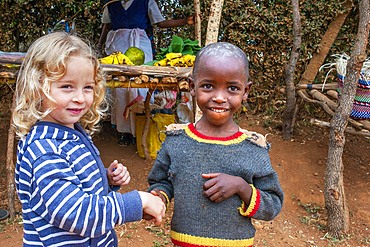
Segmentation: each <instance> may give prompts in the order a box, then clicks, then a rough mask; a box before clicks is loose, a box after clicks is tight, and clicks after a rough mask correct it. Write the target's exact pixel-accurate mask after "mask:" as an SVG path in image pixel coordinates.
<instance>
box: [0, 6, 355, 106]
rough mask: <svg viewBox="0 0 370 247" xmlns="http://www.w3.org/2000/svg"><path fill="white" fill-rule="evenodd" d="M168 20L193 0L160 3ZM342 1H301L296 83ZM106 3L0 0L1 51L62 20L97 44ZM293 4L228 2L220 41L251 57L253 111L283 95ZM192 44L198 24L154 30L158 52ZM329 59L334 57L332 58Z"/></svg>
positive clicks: (351, 33)
mask: <svg viewBox="0 0 370 247" xmlns="http://www.w3.org/2000/svg"><path fill="white" fill-rule="evenodd" d="M211 2H212V1H211V0H204V1H200V3H201V17H202V45H204V40H205V35H206V30H207V21H208V16H209V11H210V4H211ZM157 3H158V5H159V7H160V9H161V11H162V13H163V15H164V16H165V17H166V19H179V18H184V17H187V16H190V15H192V14H193V13H194V7H193V4H194V2H193V1H192V0H182V1H168V0H157ZM343 3H344V1H339V0H334V1H326V0H311V1H308V0H301V1H300V11H301V19H302V20H301V21H302V45H301V50H300V59H299V61H298V64H297V69H296V74H295V80H296V82H297V81H298V80H299V79H300V77H301V76H302V74H303V72H304V70H305V68H306V66H307V64H308V63H309V61H310V59H311V57H312V55H313V54H315V53H316V52H317V51H318V50H319V49H320V47H319V44H320V41H321V39H322V36H323V35H324V33H325V31H326V30H327V28H328V25H329V24H330V23H331V22H332V21H333V20H334V18H335V16H337V15H338V14H339V13H341V12H343V10H344V6H343ZM102 6H103V4H102V1H91V0H80V1H72V0H49V1H35V0H2V1H1V3H0V10H1V13H2V22H1V23H0V50H1V51H26V50H27V48H28V47H29V45H30V44H31V43H32V42H33V41H34V40H35V39H36V38H38V37H40V36H41V35H43V34H46V33H47V32H48V30H50V29H52V28H53V27H54V26H55V24H57V23H58V22H59V21H61V20H66V21H68V22H69V24H70V23H73V21H74V22H75V26H76V33H77V34H78V35H80V36H81V37H83V38H84V39H85V40H88V41H89V42H90V43H91V45H93V46H94V45H95V44H97V42H98V39H99V36H100V31H101V15H102ZM357 11H358V9H357V8H354V12H353V13H351V14H350V15H349V17H348V18H347V20H346V22H345V24H344V26H343V27H342V29H341V31H340V33H339V35H338V38H337V39H336V41H335V44H334V46H333V47H332V48H331V50H330V52H329V54H335V53H342V52H346V53H349V52H350V49H351V47H352V45H353V42H354V40H355V35H356V32H357V26H358V13H357ZM292 26H293V21H292V6H291V2H290V1H283V0H275V1H271V0H253V1H245V0H225V1H224V6H223V10H222V18H221V23H220V29H219V41H228V42H231V43H233V44H236V45H238V46H239V47H241V48H242V49H243V50H244V51H245V52H246V53H247V55H248V57H249V59H250V68H251V70H250V74H251V80H252V81H253V86H252V89H251V92H250V94H249V99H248V102H249V103H250V106H251V108H252V109H254V112H260V113H262V112H266V109H269V108H272V107H273V106H271V104H272V103H273V102H276V101H277V100H284V97H285V95H283V94H277V93H276V88H278V87H281V86H283V85H284V84H285V81H284V70H285V66H286V65H287V63H288V61H289V57H290V52H291V48H292V43H293V37H292ZM173 35H177V36H180V37H183V38H184V39H185V38H189V39H192V40H194V26H189V25H187V26H183V27H178V28H172V29H159V28H154V36H155V42H156V47H157V49H156V50H157V51H160V48H165V47H168V46H169V45H170V43H171V40H172V36H173ZM328 59H330V58H328Z"/></svg>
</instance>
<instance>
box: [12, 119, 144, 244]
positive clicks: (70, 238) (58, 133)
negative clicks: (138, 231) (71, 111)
mask: <svg viewBox="0 0 370 247" xmlns="http://www.w3.org/2000/svg"><path fill="white" fill-rule="evenodd" d="M15 181H16V188H17V192H18V196H19V199H20V201H21V203H22V215H23V226H24V238H23V246H26V247H27V246H48V247H50V246H63V247H64V246H76V247H77V246H79V247H83V246H109V247H110V246H117V245H118V243H117V238H116V234H115V232H114V230H113V228H114V226H115V225H116V224H123V223H125V222H129V221H136V220H140V219H141V218H142V204H141V199H140V196H139V194H138V192H137V191H132V192H129V193H126V194H120V193H116V192H112V191H109V187H108V180H107V175H106V169H105V167H104V165H103V163H102V161H101V159H100V156H99V151H98V150H97V148H96V147H95V146H94V145H93V143H92V140H91V138H90V136H88V135H87V134H86V132H85V131H84V130H83V129H82V128H81V127H80V126H79V125H75V129H70V128H67V127H65V126H61V125H58V124H54V123H48V122H39V123H37V124H36V125H35V126H34V127H33V128H32V129H31V131H30V133H29V134H28V135H27V136H26V137H25V139H23V140H20V141H19V144H18V153H17V164H16V170H15Z"/></svg>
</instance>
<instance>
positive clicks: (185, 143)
mask: <svg viewBox="0 0 370 247" xmlns="http://www.w3.org/2000/svg"><path fill="white" fill-rule="evenodd" d="M168 129H169V130H167V132H166V134H167V137H166V139H165V141H164V142H163V144H162V147H161V149H160V151H159V153H158V155H157V159H156V161H155V163H154V165H153V168H152V170H151V172H150V174H149V176H148V182H149V184H150V187H149V190H153V189H159V190H162V191H163V192H164V193H166V194H167V196H168V198H169V199H170V200H171V198H173V197H174V212H173V217H172V222H171V239H172V242H173V243H174V244H175V245H177V246H238V247H241V246H252V245H253V240H254V235H255V229H254V227H253V225H252V223H251V218H254V219H259V220H272V219H273V218H274V217H275V216H276V215H277V214H278V213H279V212H280V211H281V208H282V205H283V198H284V195H283V191H282V188H281V186H280V183H279V180H278V176H277V174H276V172H275V171H274V170H273V168H272V167H271V163H270V158H269V154H268V150H269V145H268V144H267V143H266V140H265V138H264V137H263V136H262V135H260V134H257V133H254V132H248V131H245V130H240V131H239V132H238V133H236V134H234V135H232V136H229V137H225V138H216V137H209V136H204V135H202V134H201V133H199V132H198V131H197V130H196V129H195V128H194V125H193V124H189V125H172V126H170V127H169V128H168ZM215 172H220V173H226V174H230V175H233V176H239V177H242V178H243V179H244V180H245V181H247V182H248V183H249V184H251V185H252V188H253V194H252V199H251V202H250V205H244V202H242V201H241V199H240V198H239V196H238V195H234V196H232V197H230V198H229V199H227V200H225V201H222V202H219V203H216V202H212V201H210V200H209V199H208V198H206V197H204V196H203V194H202V191H203V189H202V186H203V184H204V182H205V181H206V179H204V178H202V176H201V174H202V173H215Z"/></svg>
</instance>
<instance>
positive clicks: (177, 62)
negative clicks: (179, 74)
mask: <svg viewBox="0 0 370 247" xmlns="http://www.w3.org/2000/svg"><path fill="white" fill-rule="evenodd" d="M194 61H195V56H194V55H190V54H186V55H182V54H181V53H175V52H172V53H167V54H166V57H165V58H163V59H162V60H159V61H157V62H155V63H154V66H175V67H193V66H194Z"/></svg>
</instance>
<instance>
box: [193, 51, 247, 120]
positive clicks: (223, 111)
mask: <svg viewBox="0 0 370 247" xmlns="http://www.w3.org/2000/svg"><path fill="white" fill-rule="evenodd" d="M201 62H202V63H201V65H200V66H201V67H199V69H198V71H199V72H198V74H197V75H196V81H194V82H192V83H191V88H192V90H191V93H192V95H193V96H195V97H196V101H197V104H198V106H199V108H200V109H201V110H202V113H203V116H202V119H201V120H200V121H202V122H203V123H205V122H204V121H206V124H209V125H211V126H217V127H221V126H223V125H225V124H231V123H233V114H234V113H235V112H236V111H237V110H238V109H239V108H240V107H241V104H242V101H243V100H246V99H247V96H248V91H249V88H250V83H246V82H247V79H248V75H247V74H246V71H245V67H244V64H243V62H242V61H240V60H238V59H235V58H231V57H225V58H222V59H220V58H217V57H215V56H211V57H206V58H203V61H201Z"/></svg>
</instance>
